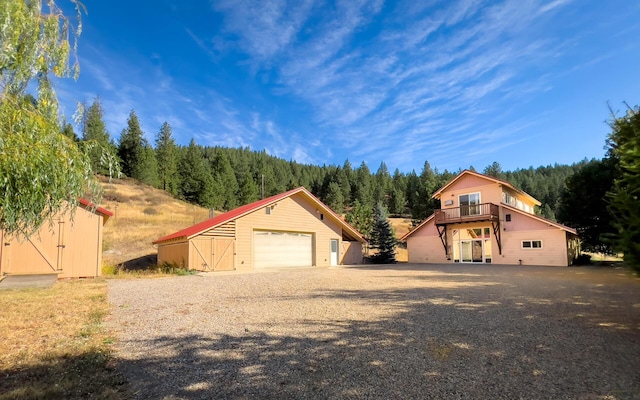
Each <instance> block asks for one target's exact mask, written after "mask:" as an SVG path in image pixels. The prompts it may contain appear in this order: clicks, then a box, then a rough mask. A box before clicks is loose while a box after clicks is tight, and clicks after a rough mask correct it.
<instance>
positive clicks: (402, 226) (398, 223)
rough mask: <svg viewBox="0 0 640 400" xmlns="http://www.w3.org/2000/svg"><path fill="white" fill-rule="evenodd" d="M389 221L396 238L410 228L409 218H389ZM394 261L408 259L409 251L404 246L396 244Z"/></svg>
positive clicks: (405, 260)
mask: <svg viewBox="0 0 640 400" xmlns="http://www.w3.org/2000/svg"><path fill="white" fill-rule="evenodd" d="M389 221H390V222H391V227H392V228H393V230H394V231H395V233H396V238H397V239H400V238H401V237H402V236H404V235H405V234H406V233H407V232H409V231H410V230H411V229H412V225H411V218H389ZM396 261H398V262H407V261H409V253H408V252H407V249H406V248H405V247H402V246H396Z"/></svg>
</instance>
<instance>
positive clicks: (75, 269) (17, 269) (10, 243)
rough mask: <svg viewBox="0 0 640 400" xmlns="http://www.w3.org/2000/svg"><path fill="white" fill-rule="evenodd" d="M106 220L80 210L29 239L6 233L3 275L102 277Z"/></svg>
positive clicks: (0, 270)
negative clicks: (103, 239) (103, 234)
mask: <svg viewBox="0 0 640 400" xmlns="http://www.w3.org/2000/svg"><path fill="white" fill-rule="evenodd" d="M103 224H104V217H103V216H102V215H99V214H95V213H93V212H91V211H89V210H86V209H84V208H83V207H78V208H77V209H76V212H75V214H74V215H73V219H72V218H71V216H70V215H61V216H59V217H58V218H56V219H55V220H54V223H53V225H50V224H48V223H45V224H44V225H43V226H42V227H41V228H40V230H39V231H38V232H37V233H35V234H34V235H32V236H31V237H30V238H29V239H25V238H22V237H11V236H9V235H6V234H3V235H2V237H3V240H2V244H3V246H2V247H3V251H2V254H1V256H0V274H52V273H55V274H58V278H84V277H95V276H100V275H101V274H102V230H103Z"/></svg>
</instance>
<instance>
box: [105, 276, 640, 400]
mask: <svg viewBox="0 0 640 400" xmlns="http://www.w3.org/2000/svg"><path fill="white" fill-rule="evenodd" d="M109 301H110V303H111V308H112V315H111V317H110V320H109V322H108V323H109V326H110V328H111V329H113V330H114V331H115V332H116V334H117V339H118V343H117V351H116V355H117V360H118V362H117V368H119V369H120V370H121V371H122V373H123V374H124V375H125V376H126V377H127V379H128V381H129V382H130V384H131V387H132V388H133V391H134V392H135V393H136V396H137V398H140V399H143V398H154V399H200V398H230V399H236V398H279V399H281V398H296V399H300V398H322V399H327V398H336V399H338V398H340V399H342V398H354V399H356V398H357V399H360V398H380V399H393V398H397V399H400V398H403V399H405V398H414V399H429V398H433V399H441V398H447V399H482V398H503V399H517V398H524V399H639V398H640V374H639V373H638V371H640V281H639V280H638V279H637V278H634V277H630V276H629V275H628V274H627V272H626V271H625V270H622V269H616V268H594V267H570V268H554V267H532V266H527V267H518V266H497V265H412V264H396V265H390V266H354V267H340V268H330V269H314V268H307V269H295V270H270V271H263V272H250V273H237V272H226V273H206V274H202V275H199V276H187V277H171V278H166V279H152V280H113V281H110V282H109Z"/></svg>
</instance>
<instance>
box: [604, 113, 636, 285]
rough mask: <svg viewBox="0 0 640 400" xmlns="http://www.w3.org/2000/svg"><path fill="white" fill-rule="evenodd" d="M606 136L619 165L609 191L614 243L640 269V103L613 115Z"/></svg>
mask: <svg viewBox="0 0 640 400" xmlns="http://www.w3.org/2000/svg"><path fill="white" fill-rule="evenodd" d="M610 126H611V133H610V134H609V137H608V145H609V155H610V157H612V158H615V160H616V161H617V164H618V168H619V175H618V178H617V179H616V180H615V182H614V186H613V190H612V191H611V194H610V198H611V209H612V212H613V215H614V217H615V223H614V225H615V227H616V229H617V231H618V232H617V236H616V245H617V248H618V249H619V250H620V251H622V252H623V253H624V260H625V263H627V264H628V265H629V267H630V268H632V269H633V270H635V271H636V272H640V107H636V108H629V110H627V113H626V115H625V116H623V117H620V118H615V115H614V118H613V121H612V122H611V123H610Z"/></svg>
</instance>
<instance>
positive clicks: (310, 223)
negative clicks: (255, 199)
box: [236, 194, 342, 270]
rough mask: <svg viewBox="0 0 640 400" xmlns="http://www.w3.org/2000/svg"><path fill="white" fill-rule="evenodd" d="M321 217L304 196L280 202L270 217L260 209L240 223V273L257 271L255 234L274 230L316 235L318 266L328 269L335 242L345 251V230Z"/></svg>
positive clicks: (237, 266)
mask: <svg viewBox="0 0 640 400" xmlns="http://www.w3.org/2000/svg"><path fill="white" fill-rule="evenodd" d="M322 213H323V212H322V211H320V213H316V207H315V206H314V205H313V204H310V203H309V202H308V201H306V200H305V199H304V197H303V196H302V195H300V194H294V195H292V196H290V197H287V198H285V199H282V200H280V201H278V202H277V205H276V206H275V207H274V208H273V209H271V211H270V214H267V213H266V210H265V208H261V209H258V210H256V211H254V212H252V213H249V214H247V215H245V216H243V217H241V218H238V219H237V220H236V248H237V256H236V269H238V270H243V269H253V231H254V230H255V229H260V230H273V231H289V232H303V233H312V234H313V239H312V244H313V254H312V262H313V265H314V266H318V267H328V266H329V265H330V263H331V239H336V240H338V241H339V246H338V248H342V228H341V227H340V225H338V223H337V222H334V221H333V220H332V219H331V218H330V217H329V216H328V215H324V220H320V214H322Z"/></svg>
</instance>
